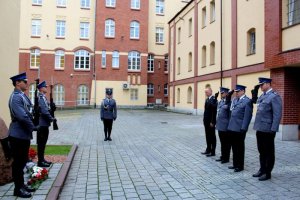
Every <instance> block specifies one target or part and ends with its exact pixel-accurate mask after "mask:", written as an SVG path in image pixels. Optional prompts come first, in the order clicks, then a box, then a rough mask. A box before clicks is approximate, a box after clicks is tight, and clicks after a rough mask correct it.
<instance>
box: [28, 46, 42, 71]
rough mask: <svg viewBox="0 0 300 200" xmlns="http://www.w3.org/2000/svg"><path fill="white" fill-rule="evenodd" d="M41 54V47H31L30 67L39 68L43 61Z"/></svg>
mask: <svg viewBox="0 0 300 200" xmlns="http://www.w3.org/2000/svg"><path fill="white" fill-rule="evenodd" d="M40 59H41V54H40V50H39V49H31V51H30V67H31V68H39V67H40V62H41V60H40Z"/></svg>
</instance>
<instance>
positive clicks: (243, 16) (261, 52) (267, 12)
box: [169, 0, 300, 140]
mask: <svg viewBox="0 0 300 200" xmlns="http://www.w3.org/2000/svg"><path fill="white" fill-rule="evenodd" d="M222 2H223V3H222ZM299 2H300V1H297V0H296V1H288V0H282V1H280V0H278V1H272V0H265V1H260V0H251V1H237V0H231V1H228V2H227V1H226V2H224V1H217V0H193V1H191V2H190V3H189V4H187V5H186V7H184V8H183V9H182V10H181V11H180V12H178V13H177V14H176V15H175V16H174V17H173V18H172V19H171V20H170V22H169V29H170V43H169V55H170V71H169V90H170V93H169V108H170V109H171V110H177V111H183V112H189V113H193V114H201V113H202V112H203V107H204V101H205V95H204V88H205V86H206V85H207V84H209V85H211V87H212V88H213V90H214V92H217V91H218V89H219V87H220V86H224V87H228V88H233V87H234V85H235V84H242V85H245V86H247V89H246V93H247V95H248V96H250V97H251V92H250V91H251V89H253V87H254V85H255V84H257V78H258V77H260V76H263V77H271V78H273V87H274V88H275V89H276V90H277V91H278V92H279V93H280V95H281V96H282V98H283V102H284V109H283V119H282V122H281V130H280V134H279V135H280V136H279V137H280V138H281V139H283V140H290V139H298V137H299V136H298V134H299V130H298V126H299V124H300V116H299V113H300V110H299V103H298V102H299V101H297V98H298V97H299V92H300V90H299V86H300V84H299V80H297V79H296V78H295V77H296V74H297V73H298V74H299V69H300V68H299V66H300V62H299V60H298V59H297V58H299V56H298V54H299V47H300V41H297V40H298V39H295V37H296V36H295V34H296V33H298V34H299V32H300V31H299V28H300V25H298V24H299V12H296V11H297V10H299V8H300V7H299V5H300V3H299ZM274 11H276V12H274ZM252 13H255V15H253V14H252ZM249 16H251V19H250V18H249ZM297 20H298V21H297ZM255 110H256V107H255V108H254V111H255Z"/></svg>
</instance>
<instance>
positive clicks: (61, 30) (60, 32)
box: [56, 20, 66, 38]
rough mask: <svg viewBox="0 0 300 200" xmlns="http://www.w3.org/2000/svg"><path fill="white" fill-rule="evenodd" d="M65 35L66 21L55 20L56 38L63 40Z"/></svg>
mask: <svg viewBox="0 0 300 200" xmlns="http://www.w3.org/2000/svg"><path fill="white" fill-rule="evenodd" d="M65 34H66V21H63V20H57V21H56V37H60V38H63V37H65Z"/></svg>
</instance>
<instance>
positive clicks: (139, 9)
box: [130, 8, 141, 11]
mask: <svg viewBox="0 0 300 200" xmlns="http://www.w3.org/2000/svg"><path fill="white" fill-rule="evenodd" d="M130 9H131V10H134V11H141V8H130Z"/></svg>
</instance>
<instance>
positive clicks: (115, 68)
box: [111, 67, 120, 70]
mask: <svg viewBox="0 0 300 200" xmlns="http://www.w3.org/2000/svg"><path fill="white" fill-rule="evenodd" d="M111 68H112V69H113V70H120V67H111Z"/></svg>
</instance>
